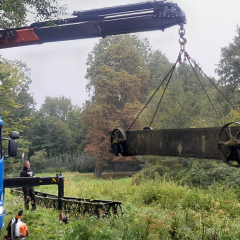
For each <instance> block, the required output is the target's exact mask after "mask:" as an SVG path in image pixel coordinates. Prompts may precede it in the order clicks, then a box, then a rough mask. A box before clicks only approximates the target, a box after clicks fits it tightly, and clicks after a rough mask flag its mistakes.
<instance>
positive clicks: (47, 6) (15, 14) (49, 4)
mask: <svg viewBox="0 0 240 240" xmlns="http://www.w3.org/2000/svg"><path fill="white" fill-rule="evenodd" d="M0 9H1V14H0V29H9V28H18V27H22V26H24V25H26V23H27V20H26V18H27V15H28V14H29V13H30V14H32V15H33V17H34V19H35V21H36V22H38V21H51V20H53V19H59V17H60V16H62V15H64V14H65V13H66V6H65V5H63V6H60V5H59V1H56V0H31V1H29V0H7V1H5V0H4V1H1V2H0Z"/></svg>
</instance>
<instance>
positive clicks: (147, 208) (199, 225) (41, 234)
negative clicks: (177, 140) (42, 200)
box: [1, 158, 240, 240]
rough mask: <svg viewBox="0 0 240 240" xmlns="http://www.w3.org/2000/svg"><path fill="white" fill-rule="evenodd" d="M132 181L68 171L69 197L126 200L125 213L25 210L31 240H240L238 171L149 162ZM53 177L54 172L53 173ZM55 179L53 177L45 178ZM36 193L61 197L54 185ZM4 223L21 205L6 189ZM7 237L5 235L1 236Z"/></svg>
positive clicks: (206, 165)
mask: <svg viewBox="0 0 240 240" xmlns="http://www.w3.org/2000/svg"><path fill="white" fill-rule="evenodd" d="M148 160H149V161H148V163H147V164H145V166H144V168H143V170H142V171H141V172H139V173H137V174H136V175H134V176H133V177H132V178H129V177H125V178H121V179H117V180H116V179H115V180H114V179H106V180H103V179H96V178H94V177H93V176H92V175H87V174H79V173H78V172H76V173H70V172H66V173H64V176H65V195H66V196H74V197H86V198H92V199H94V198H98V199H108V200H109V199H112V200H118V201H122V207H123V209H124V214H123V215H119V217H114V216H112V217H111V218H105V219H97V218H96V217H93V216H87V215H85V216H82V215H70V223H69V224H67V225H65V224H63V223H59V215H58V211H54V210H51V209H44V208H41V207H38V209H37V210H36V211H35V212H30V211H24V213H23V217H22V220H23V221H24V222H26V223H27V225H28V228H29V230H30V237H29V240H30V239H94V240H95V239H111V240H113V239H116V240H119V239H128V240H132V239H136V240H138V239H231V240H232V239H240V224H239V222H240V202H239V179H240V178H239V177H240V174H239V171H238V170H237V169H234V168H230V167H228V166H225V165H223V164H221V163H219V162H215V161H210V160H208V161H204V160H202V161H200V160H199V161H193V160H184V159H171V158H165V159H164V161H163V160H162V161H159V160H157V161H154V160H153V159H148ZM52 175H55V174H52ZM41 176H51V174H41ZM37 190H40V191H44V192H48V193H57V187H56V186H53V185H52V186H41V187H38V188H37ZM5 200H6V205H5V207H6V210H7V214H6V217H5V220H4V221H5V225H6V224H7V223H8V221H9V220H10V219H11V218H12V217H14V216H15V214H16V213H17V211H18V210H19V209H22V207H23V200H22V199H21V198H20V197H16V196H12V195H10V193H9V190H7V191H6V198H5ZM3 235H4V233H2V234H1V237H2V236H3Z"/></svg>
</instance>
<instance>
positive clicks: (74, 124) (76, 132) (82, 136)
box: [67, 106, 87, 155]
mask: <svg viewBox="0 0 240 240" xmlns="http://www.w3.org/2000/svg"><path fill="white" fill-rule="evenodd" d="M82 118H83V113H82V109H81V108H80V107H78V106H75V107H74V108H73V110H72V111H69V112H68V117H67V119H68V121H67V124H68V129H69V131H70V134H71V139H72V141H71V153H72V154H73V153H74V154H77V155H78V154H80V153H81V152H83V149H84V147H85V144H86V135H87V129H86V128H85V127H84V126H83V120H82Z"/></svg>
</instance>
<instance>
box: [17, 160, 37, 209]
mask: <svg viewBox="0 0 240 240" xmlns="http://www.w3.org/2000/svg"><path fill="white" fill-rule="evenodd" d="M20 177H35V175H34V173H33V171H32V169H31V168H30V163H29V162H28V161H26V162H24V166H23V170H22V172H21V173H20ZM22 189H23V193H24V206H25V209H27V210H29V202H30V198H31V204H32V210H35V209H36V197H35V192H34V188H33V187H23V188H22Z"/></svg>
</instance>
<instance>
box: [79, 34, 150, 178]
mask: <svg viewBox="0 0 240 240" xmlns="http://www.w3.org/2000/svg"><path fill="white" fill-rule="evenodd" d="M130 37H131V36H129V35H126V36H125V37H123V38H117V37H116V38H114V37H111V38H110V39H111V40H113V42H112V44H111V43H110V42H109V38H106V40H105V39H104V40H105V41H106V42H105V41H104V40H100V42H99V45H97V46H95V48H94V51H93V52H91V54H90V55H89V57H88V62H87V65H88V70H87V75H86V77H87V78H88V88H89V89H92V91H93V96H92V101H91V102H88V103H87V104H86V106H85V110H84V112H83V114H84V115H83V116H84V118H83V121H84V125H85V126H86V127H87V128H88V129H89V131H88V134H87V136H86V138H87V145H86V148H85V152H87V153H88V154H90V155H93V156H95V157H96V158H97V160H98V161H97V163H96V165H95V176H97V177H100V176H101V171H102V167H103V166H104V165H105V164H106V162H109V161H114V160H117V161H119V160H122V161H123V160H130V159H131V158H130V157H129V158H124V159H123V158H122V157H118V158H114V157H113V155H112V154H110V153H109V148H110V147H109V131H110V130H112V129H113V128H115V127H119V126H121V127H123V128H124V129H127V128H128V127H129V125H130V124H131V123H132V122H133V120H134V117H135V114H136V113H137V112H138V111H140V109H141V108H142V104H141V103H140V102H139V100H143V99H144V94H145V93H146V91H147V83H148V82H149V74H150V73H149V70H148V69H147V67H146V66H145V63H144V61H143V59H142V58H141V54H140V51H138V50H136V49H135V48H134V45H133V44H132V43H131V41H130V39H129V38H130ZM106 46H107V47H106ZM134 127H135V128H140V125H139V123H138V122H136V125H135V126H134Z"/></svg>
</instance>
